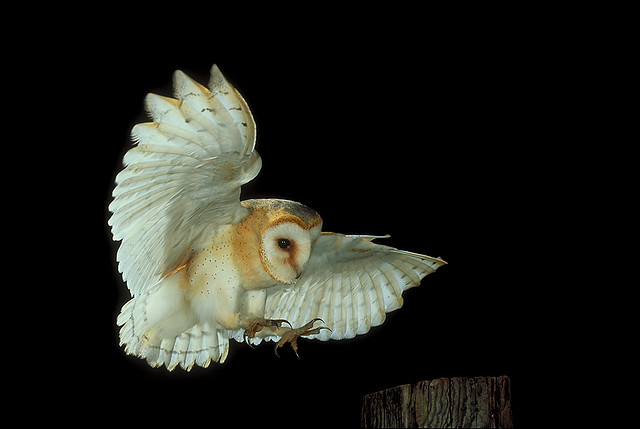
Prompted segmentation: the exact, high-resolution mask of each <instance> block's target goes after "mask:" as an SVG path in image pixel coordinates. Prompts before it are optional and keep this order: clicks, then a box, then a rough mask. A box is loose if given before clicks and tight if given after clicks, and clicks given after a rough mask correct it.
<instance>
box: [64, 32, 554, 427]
mask: <svg viewBox="0 0 640 429" xmlns="http://www.w3.org/2000/svg"><path fill="white" fill-rule="evenodd" d="M396 24H401V23H398V22H396ZM131 27H132V26H131ZM300 27H304V25H301V26H300ZM427 27H428V26H427ZM514 27H517V23H516V24H514ZM438 28H439V31H432V30H430V29H428V28H426V27H425V28H423V27H420V26H416V23H415V22H413V23H412V24H411V25H410V26H409V27H406V28H405V27H401V28H400V29H399V30H398V32H393V31H391V30H390V29H388V28H387V29H384V28H383V27H381V28H379V29H371V30H365V31H353V32H351V31H347V33H348V35H346V36H345V35H344V34H343V35H341V36H340V37H339V38H338V39H332V38H330V37H329V35H330V34H333V33H330V26H328V27H327V28H326V29H325V30H326V31H328V32H329V33H326V32H325V33H319V35H318V36H317V37H309V36H307V35H305V36H304V37H302V36H300V37H298V31H301V28H297V29H296V30H295V31H293V30H292V31H291V32H285V33H284V34H282V35H281V36H280V37H276V38H274V37H270V38H269V39H268V40H261V37H260V33H258V34H256V35H254V36H253V37H252V38H251V39H250V40H251V42H247V41H245V40H244V39H242V40H236V39H234V38H233V37H231V36H229V37H228V38H226V37H221V36H220V34H212V35H211V41H210V43H203V44H199V45H198V48H199V49H187V48H188V47H193V46H192V45H191V44H190V43H189V38H188V37H186V35H182V36H183V39H181V43H183V44H180V43H178V44H176V45H175V46H174V45H172V48H167V47H166V46H164V45H163V44H162V43H161V42H159V41H155V40H151V39H145V37H143V35H140V34H138V32H137V30H135V29H133V28H129V27H128V26H126V25H125V26H123V27H122V28H120V29H118V31H116V32H113V33H108V35H109V36H108V37H105V38H96V39H95V40H94V41H93V43H92V46H91V48H90V49H88V48H87V50H86V51H83V50H82V49H77V51H76V52H77V53H78V54H77V57H75V58H73V59H71V60H69V63H68V64H64V65H63V67H64V68H65V73H66V70H67V69H68V70H72V71H69V73H74V74H75V76H76V77H77V78H78V79H80V85H77V83H74V85H77V87H76V88H75V91H76V92H75V93H74V94H75V95H74V99H73V100H72V102H73V103H75V105H76V107H77V110H76V111H78V112H80V113H79V114H80V116H81V117H80V118H74V120H77V122H78V123H79V130H78V133H77V135H74V136H73V138H72V140H71V141H70V142H69V143H68V145H67V149H68V151H69V153H72V152H74V151H77V148H78V147H80V148H82V149H81V150H82V151H87V152H86V155H85V156H83V157H82V161H77V160H74V161H71V160H69V161H68V163H67V168H65V169H64V173H63V174H64V175H66V177H61V178H60V180H63V181H67V182H69V181H71V183H74V185H75V186H76V187H77V188H78V189H80V188H81V187H82V186H84V185H89V186H90V189H91V191H90V193H89V195H88V196H87V198H86V199H85V198H83V199H82V200H81V201H80V200H78V201H76V202H75V204H76V206H77V207H78V210H79V213H80V215H79V216H78V220H77V228H76V230H75V231H74V232H72V234H74V235H79V236H80V237H79V238H80V240H81V242H82V243H83V244H82V251H81V252H80V255H78V256H77V257H78V258H79V260H80V261H82V264H81V265H82V267H83V269H84V270H86V272H83V274H82V276H81V277H82V278H81V281H80V282H79V283H83V284H82V285H79V286H77V287H78V288H80V287H81V288H82V291H83V292H82V294H79V295H78V296H75V297H73V298H70V299H72V300H73V302H75V303H76V304H75V307H74V308H73V309H71V310H70V314H71V315H70V316H69V317H70V318H71V317H73V318H76V317H80V318H82V320H83V323H82V325H81V327H80V328H79V330H78V335H76V336H75V337H73V338H68V343H69V345H68V347H74V348H77V347H80V348H81V353H78V355H77V356H74V357H69V358H68V359H69V361H71V362H73V365H69V366H67V365H65V366H64V367H63V368H64V369H60V370H59V371H58V373H57V376H59V377H60V378H59V379H58V381H57V382H56V383H70V385H72V386H73V389H74V390H75V391H76V393H77V397H78V398H82V401H81V402H80V404H81V407H85V408H87V409H90V410H94V411H98V412H99V413H100V415H103V416H105V418H107V417H108V418H115V419H120V420H121V421H125V420H127V421H132V422H137V421H141V422H143V421H144V422H146V424H150V422H151V421H153V422H166V421H168V420H167V419H172V420H171V421H173V422H176V421H178V422H179V421H182V422H184V423H185V424H188V422H189V421H192V420H194V419H199V420H200V421H202V422H205V423H206V424H209V423H210V424H211V426H212V427H215V426H216V424H217V423H220V422H226V423H229V422H231V423H235V424H238V425H240V424H243V425H247V426H249V427H253V426H258V425H262V424H266V423H265V422H271V421H275V422H277V423H278V424H279V425H281V426H284V427H286V426H298V427H300V426H302V427H305V426H325V427H326V426H328V425H337V426H339V427H340V426H347V427H356V426H358V425H359V419H360V407H361V401H362V396H363V395H365V394H367V393H370V392H374V391H377V390H381V389H385V388H389V387H393V386H396V385H399V384H404V383H415V382H417V381H420V380H424V379H432V378H437V377H456V376H498V375H508V376H510V377H511V379H512V383H513V384H512V394H513V407H514V418H515V421H516V423H517V424H519V425H522V424H524V423H526V422H529V421H531V420H533V419H534V415H533V408H534V404H535V401H532V398H531V397H530V396H527V395H530V385H531V382H532V381H534V376H533V375H532V374H531V372H530V371H531V365H532V364H531V362H530V361H527V359H526V358H530V356H531V353H533V352H534V351H532V350H531V348H532V347H533V346H532V345H531V341H532V336H533V335H534V334H532V329H533V323H532V322H529V320H530V318H529V317H526V316H525V314H527V313H525V312H524V311H525V309H526V308H527V303H528V302H529V300H530V298H531V297H532V295H533V293H534V292H533V285H532V273H533V272H535V271H536V269H537V267H535V266H531V265H530V263H529V258H528V257H529V255H530V250H529V249H528V248H527V244H526V243H527V242H528V240H529V238H530V236H531V235H534V234H535V230H536V221H535V217H536V216H535V211H536V210H538V209H537V208H536V207H537V206H536V205H535V204H534V203H532V200H531V199H530V198H529V195H530V192H531V190H532V183H531V175H530V173H531V168H532V167H531V165H530V164H529V160H530V159H532V158H534V157H535V153H536V147H537V146H536V145H537V141H538V139H539V135H538V134H537V133H538V131H537V130H538V127H537V123H536V121H537V120H539V119H537V118H538V109H539V104H538V102H539V98H540V96H541V95H540V94H541V93H543V92H544V83H543V82H542V81H541V79H539V77H540V76H542V75H544V73H545V71H544V70H543V68H541V67H540V66H538V65H536V64H534V62H533V61H532V60H531V54H532V52H533V51H534V50H535V48H534V45H535V40H532V39H531V38H530V37H528V36H526V35H522V34H520V33H518V32H517V31H516V29H515V28H504V27H502V28H500V29H499V30H495V29H492V28H490V27H482V26H480V28H479V27H474V28H473V29H470V30H467V31H463V29H462V28H461V27H457V26H455V25H454V26H452V27H446V26H443V27H438ZM392 33H393V34H392ZM264 34H266V32H265V33H264ZM305 34H306V33H305ZM80 36H81V35H78V40H80V38H81V37H80ZM116 36H118V37H116ZM166 37H167V38H171V37H174V38H176V37H177V36H175V34H174V33H172V32H168V33H167V34H166ZM120 38H123V39H120ZM122 40H124V41H122ZM74 42H76V43H77V41H76V39H74ZM182 47H184V49H182ZM213 63H216V64H218V66H219V67H220V69H221V70H222V72H223V73H224V74H225V76H226V77H227V79H228V80H229V81H230V82H231V83H232V84H233V85H234V86H235V87H236V88H237V89H238V90H239V91H240V92H241V93H242V94H243V96H244V97H245V99H246V100H247V102H248V104H249V106H250V107H251V109H252V112H253V115H254V118H255V120H256V123H257V135H258V137H257V145H256V149H257V151H258V152H259V153H260V155H261V157H262V159H263V168H262V171H261V172H260V174H259V176H258V177H257V178H256V179H255V180H254V181H253V182H251V183H249V184H248V185H246V186H245V187H244V188H243V191H242V192H243V198H261V197H277V198H286V199H291V200H295V201H299V202H301V203H304V204H305V205H307V206H309V207H311V208H313V209H315V210H316V211H318V212H319V213H320V214H321V215H322V217H323V219H324V229H325V230H327V231H334V232H341V233H352V234H376V235H378V234H379V235H383V234H390V235H391V238H390V239H388V240H384V241H380V242H381V243H383V244H388V245H391V246H394V247H397V248H401V249H405V250H409V251H414V252H419V253H424V254H427V255H431V256H440V257H442V258H443V259H445V260H446V261H447V262H448V263H449V264H448V265H447V266H445V267H442V268H440V269H439V270H438V271H437V272H436V273H435V274H432V275H430V276H428V277H426V278H425V279H424V280H423V282H422V285H421V286H419V287H417V288H414V289H411V290H409V291H407V292H405V294H404V297H405V303H404V306H403V307H402V308H401V309H400V310H398V311H395V312H393V313H391V314H389V315H388V317H387V321H386V322H385V323H384V324H383V325H382V326H379V327H375V328H372V329H371V331H370V332H369V333H368V334H367V335H364V336H359V337H357V338H355V339H352V340H345V341H340V342H336V341H329V342H317V341H309V340H301V341H300V343H299V345H300V354H301V356H302V359H301V360H298V359H297V358H296V357H295V355H294V354H293V352H292V351H291V350H290V349H289V348H287V349H284V350H282V351H281V353H280V354H281V358H277V357H276V356H275V355H274V353H273V348H272V347H271V345H270V343H268V344H263V345H261V346H260V347H258V348H257V349H255V350H252V349H250V348H249V347H248V346H247V345H245V344H239V343H236V342H235V341H233V340H232V341H231V343H230V346H231V349H230V352H229V356H228V358H227V361H226V362H225V363H224V364H222V365H219V364H215V363H212V364H211V365H210V367H209V368H207V369H203V368H200V367H194V368H193V370H192V371H191V372H189V373H186V372H184V371H183V370H182V369H180V368H177V369H175V370H174V371H173V372H171V373H170V372H168V371H167V370H166V369H165V368H164V367H162V368H156V369H154V368H150V367H149V366H148V365H147V364H146V362H144V361H142V360H140V359H138V358H135V357H132V356H126V355H125V354H124V352H123V351H122V349H121V348H120V347H118V333H117V329H118V328H117V327H116V325H115V318H116V316H117V314H118V312H119V309H120V307H121V305H122V304H123V303H125V302H126V301H127V300H128V299H129V295H128V290H127V289H126V286H125V285H124V284H123V282H122V280H121V278H120V275H119V273H118V272H117V268H116V263H115V252H116V249H117V245H116V244H115V243H113V242H112V241H111V237H110V231H109V229H108V226H107V224H106V221H107V218H108V216H109V213H108V210H107V206H108V204H109V202H110V194H111V191H112V190H113V186H114V182H113V181H114V178H115V175H116V173H117V172H118V171H119V170H120V168H121V158H122V155H123V154H124V153H125V152H126V150H127V148H129V147H130V142H129V131H130V129H131V127H132V126H133V125H134V124H135V123H137V122H141V121H146V120H147V119H146V115H145V114H144V107H143V98H144V95H145V94H146V93H147V92H156V93H159V94H162V95H170V94H171V75H172V73H173V71H174V70H176V69H181V70H183V71H184V72H186V73H187V74H188V75H190V76H191V77H193V78H194V79H196V80H197V81H200V82H202V83H206V82H207V80H208V71H209V68H210V67H211V65H212V64H213ZM76 82H77V81H76ZM75 153H77V152H75ZM534 168H535V167H534ZM79 178H80V179H79ZM532 215H533V220H532ZM74 222H75V220H74ZM78 229H80V231H78ZM528 310H530V309H528ZM534 311H535V309H534ZM67 323H72V322H71V321H69V322H67ZM62 324H65V322H64V321H62ZM76 337H77V338H76ZM78 344H79V345H78ZM60 353H61V354H66V353H69V351H64V350H61V351H60ZM62 360H65V361H66V360H67V359H66V358H65V359H62ZM534 366H535V364H534ZM77 404H78V403H77V402H76V403H74V407H77V406H78V405H77ZM125 415H126V416H128V417H126V418H125V417H124V416H125ZM174 419H175V420H174Z"/></svg>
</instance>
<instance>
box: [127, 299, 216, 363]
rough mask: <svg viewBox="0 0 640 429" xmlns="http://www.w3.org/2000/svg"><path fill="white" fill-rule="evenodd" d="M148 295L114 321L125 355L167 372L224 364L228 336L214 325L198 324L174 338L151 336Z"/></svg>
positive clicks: (153, 331)
mask: <svg viewBox="0 0 640 429" xmlns="http://www.w3.org/2000/svg"><path fill="white" fill-rule="evenodd" d="M147 298H148V294H143V295H141V296H138V297H135V298H133V299H131V300H130V301H128V302H127V303H126V304H125V305H123V306H122V310H121V312H120V314H119V315H118V318H117V324H118V325H120V326H121V328H120V345H124V346H125V352H126V353H127V354H130V355H134V356H138V357H140V358H144V359H146V360H147V362H148V363H149V365H151V366H153V367H158V366H162V365H165V366H166V367H167V369H168V370H169V371H172V370H173V369H175V368H176V367H177V366H178V365H180V367H181V368H183V369H185V370H187V371H189V370H191V368H193V365H194V364H195V365H198V366H202V367H205V368H206V367H207V366H209V364H210V363H211V362H220V363H222V362H224V360H225V359H226V358H227V355H228V353H229V339H228V333H227V331H226V330H225V329H222V328H220V327H219V326H218V325H217V324H215V325H212V324H209V323H197V324H195V325H192V326H191V327H189V328H188V329H186V330H184V331H183V332H181V333H179V334H178V335H175V336H171V335H169V336H165V337H162V336H159V335H154V334H155V333H156V332H157V331H158V330H159V329H158V328H159V327H158V326H148V325H149V323H148V317H147V311H146V309H147V306H148V299H147Z"/></svg>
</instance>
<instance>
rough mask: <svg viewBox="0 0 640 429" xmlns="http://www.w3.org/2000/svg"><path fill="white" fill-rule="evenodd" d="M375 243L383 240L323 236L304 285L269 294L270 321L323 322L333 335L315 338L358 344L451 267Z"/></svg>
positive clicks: (301, 281) (326, 333)
mask: <svg viewBox="0 0 640 429" xmlns="http://www.w3.org/2000/svg"><path fill="white" fill-rule="evenodd" d="M373 238H379V237H370V236H349V235H341V234H333V233H322V234H321V235H320V237H319V238H318V240H317V241H316V243H315V245H314V247H313V250H312V252H311V256H310V258H309V261H308V262H307V265H306V266H305V268H304V273H303V275H302V277H301V278H300V279H299V280H298V282H297V283H296V284H295V285H292V286H290V287H288V288H274V289H273V290H270V291H269V295H268V297H267V303H266V308H265V317H266V318H268V319H286V320H288V321H289V322H291V324H292V325H293V326H294V327H299V326H302V325H304V324H305V323H307V322H309V321H310V320H311V319H313V318H316V317H319V318H321V319H323V320H324V322H325V323H324V326H327V327H329V328H331V331H328V330H322V331H321V332H320V333H319V334H317V335H316V336H315V338H318V339H320V340H329V339H335V340H339V339H343V338H352V337H354V336H356V335H358V334H364V333H366V332H368V331H369V329H370V328H371V327H372V326H377V325H380V324H382V323H383V322H384V320H385V318H386V313H388V312H390V311H393V310H396V309H398V308H400V307H401V306H402V303H403V298H402V292H404V291H405V290H407V289H409V288H411V287H414V286H417V285H419V284H420V280H421V279H422V278H423V277H424V276H426V275H427V274H431V273H433V272H434V271H435V270H437V269H438V268H439V267H441V266H442V265H444V264H446V262H445V261H443V260H442V259H440V258H432V257H431V256H426V255H420V254H418V253H411V252H405V251H403V250H398V249H394V248H393V247H388V246H382V245H378V244H374V243H372V242H371V241H372V239H373Z"/></svg>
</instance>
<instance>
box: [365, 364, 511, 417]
mask: <svg viewBox="0 0 640 429" xmlns="http://www.w3.org/2000/svg"><path fill="white" fill-rule="evenodd" d="M361 426H362V427H381V428H382V427H420V428H423V427H426V428H430V427H463V428H467V427H469V428H480V427H497V428H500V427H503V428H510V427H513V421H512V415H511V381H510V379H509V377H507V376H500V377H469V378H467V377H453V378H437V379H434V380H424V381H420V382H418V383H416V384H404V385H401V386H397V387H393V388H391V389H387V390H382V391H380V392H375V393H371V394H369V395H366V396H365V397H364V400H363V404H362V413H361Z"/></svg>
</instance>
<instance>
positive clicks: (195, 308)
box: [109, 65, 445, 370]
mask: <svg viewBox="0 0 640 429" xmlns="http://www.w3.org/2000/svg"><path fill="white" fill-rule="evenodd" d="M174 90H175V92H174V97H175V98H168V97H161V96H158V95H155V94H149V95H148V96H147V97H146V99H145V104H146V108H147V111H148V112H149V114H150V116H151V118H152V122H148V123H143V124H138V125H136V126H135V127H134V128H133V130H132V136H133V139H134V141H135V143H136V144H135V145H134V147H133V148H132V149H130V150H129V151H128V152H127V153H126V154H125V156H124V159H123V162H124V169H123V170H122V171H121V172H120V173H119V174H118V175H117V177H116V186H115V189H114V191H113V197H114V199H113V201H112V203H111V204H110V206H109V209H110V210H111V211H112V212H113V215H112V216H111V218H110V219H109V225H110V226H111V230H112V233H113V239H114V240H116V241H121V244H120V247H119V249H118V253H117V259H118V262H119V265H118V267H119V270H120V272H121V273H122V276H123V279H124V280H125V281H126V283H127V286H128V288H129V290H130V292H131V295H132V298H131V300H129V301H128V302H127V303H125V304H124V305H123V307H122V310H121V312H120V315H119V316H118V319H117V323H118V325H120V326H121V329H120V342H121V344H123V345H124V346H125V350H126V352H127V353H129V354H132V355H135V356H139V357H141V358H144V359H146V360H147V362H148V363H149V364H150V365H152V366H160V365H165V366H166V367H167V368H168V369H170V370H172V369H174V368H175V367H176V366H181V367H182V368H184V369H187V370H189V369H191V368H192V367H193V366H194V365H199V366H203V367H206V366H208V365H209V364H210V363H211V362H224V360H225V359H226V357H227V354H228V351H229V340H230V339H231V338H234V339H235V340H237V341H239V342H243V341H246V342H248V343H249V344H251V345H255V344H259V343H260V342H261V341H263V340H270V341H274V342H276V350H277V348H278V347H281V346H282V345H283V344H285V343H290V344H291V346H292V347H293V348H294V350H295V351H296V354H297V347H298V346H297V339H298V338H299V337H301V336H303V337H307V338H317V339H320V340H328V339H342V338H351V337H353V336H355V335H358V334H363V333H366V332H368V331H369V329H370V327H371V326H376V325H379V324H381V323H383V322H384V320H385V317H386V316H385V315H386V313H387V312H389V311H392V310H395V309H397V308H399V307H401V306H402V302H403V298H402V292H403V291H404V290H406V289H408V288H410V287H414V286H417V285H418V284H419V283H420V280H421V279H422V277H424V276H426V275H427V274H430V273H432V272H434V271H435V270H436V269H437V268H438V267H440V266H442V265H443V264H445V262H444V261H443V260H442V259H440V258H433V257H430V256H426V255H421V254H417V253H411V252H406V251H402V250H398V249H394V248H391V247H387V246H382V245H378V244H375V243H373V240H374V239H376V238H383V237H375V236H348V235H342V234H335V233H327V232H322V231H321V230H322V218H321V217H320V215H319V214H318V213H316V212H315V211H314V210H312V209H310V208H308V207H306V206H305V205H303V204H300V203H297V202H294V201H288V200H281V199H258V200H246V201H240V187H241V186H242V185H243V184H245V183H247V182H249V181H250V180H253V179H254V178H255V177H256V176H257V175H258V173H259V171H260V169H261V166H262V161H261V159H260V156H259V155H258V153H257V152H256V151H255V149H254V147H255V122H254V120H253V117H252V116H251V112H250V110H249V107H248V106H247V104H246V102H245V101H244V99H243V98H242V96H241V95H240V94H239V93H238V92H237V91H236V90H235V89H234V88H233V87H232V86H231V85H229V83H228V82H227V81H226V79H225V78H224V77H223V76H222V74H221V73H220V71H219V69H218V68H217V67H216V66H215V65H214V66H213V68H212V69H211V78H210V81H209V85H208V87H205V86H204V85H201V84H198V83H196V82H194V81H193V80H191V79H190V78H189V77H188V76H186V75H185V74H184V73H182V72H180V71H177V72H176V73H175V74H174ZM320 324H322V326H319V325H320Z"/></svg>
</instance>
